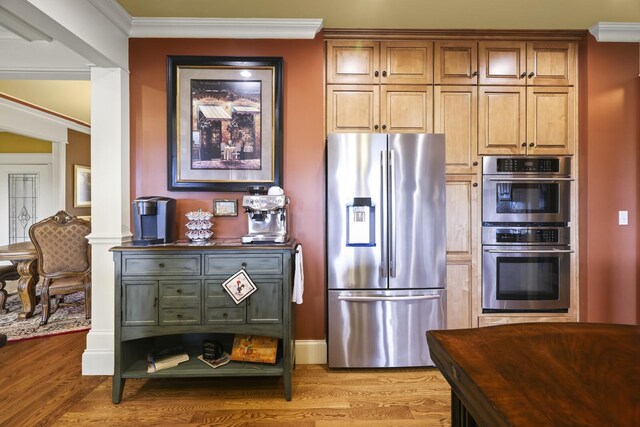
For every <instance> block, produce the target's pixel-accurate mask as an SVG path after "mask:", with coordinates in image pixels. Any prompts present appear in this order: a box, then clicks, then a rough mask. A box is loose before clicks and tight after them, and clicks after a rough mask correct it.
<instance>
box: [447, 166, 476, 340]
mask: <svg viewBox="0 0 640 427" xmlns="http://www.w3.org/2000/svg"><path fill="white" fill-rule="evenodd" d="M479 192H480V188H479V186H478V175H447V182H446V197H447V328H448V329H456V328H471V327H473V326H475V325H474V323H475V322H474V321H473V319H475V316H476V310H475V309H474V306H475V304H476V303H475V294H474V292H475V291H474V290H476V289H478V286H479V283H478V281H479V278H478V269H477V253H478V235H479V229H480V223H479V221H480V217H479V197H480V196H479Z"/></svg>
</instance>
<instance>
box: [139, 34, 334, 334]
mask: <svg viewBox="0 0 640 427" xmlns="http://www.w3.org/2000/svg"><path fill="white" fill-rule="evenodd" d="M167 55H202V56H279V57H283V59H284V87H283V91H284V93H283V94H284V102H283V104H284V105H283V106H284V171H283V178H284V179H283V180H284V184H283V188H284V190H285V193H286V194H287V195H288V196H289V197H290V198H291V206H290V220H291V221H290V226H291V228H290V231H291V234H292V236H293V237H295V238H296V239H297V240H298V241H299V242H301V243H302V244H303V248H304V255H305V259H306V262H305V265H304V272H305V293H304V304H302V305H300V306H298V307H297V311H296V338H297V339H324V337H325V331H324V324H325V322H324V318H325V292H324V280H325V279H324V222H323V211H324V187H323V181H324V115H323V110H324V92H323V67H324V58H323V55H324V54H323V43H322V34H319V35H318V36H317V37H316V38H315V39H314V40H222V39H131V40H130V42H129V66H130V71H131V78H130V85H131V89H130V92H131V198H132V199H135V198H137V197H139V196H146V195H160V196H169V197H173V198H175V199H177V200H178V204H177V211H178V212H177V213H178V223H179V224H178V226H179V228H178V234H179V236H180V237H181V238H184V233H185V232H186V227H185V224H186V218H185V217H184V214H185V213H187V212H189V211H191V210H194V209H198V208H202V209H203V210H209V211H211V209H212V203H213V202H212V201H213V199H228V198H237V199H239V203H240V202H241V200H240V199H241V197H242V193H212V192H169V191H167V133H166V129H167V110H166V105H167V98H166V96H167V94H166V78H167V75H166V60H167ZM246 221H247V220H246V217H245V215H244V214H243V213H242V209H241V208H239V215H238V217H237V218H233V217H219V218H214V225H213V231H214V234H215V236H216V237H223V238H225V237H227V238H228V237H240V236H242V235H243V234H245V233H246V232H247V222H246Z"/></svg>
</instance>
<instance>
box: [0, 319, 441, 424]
mask: <svg viewBox="0 0 640 427" xmlns="http://www.w3.org/2000/svg"><path fill="white" fill-rule="evenodd" d="M85 339H86V333H84V332H83V333H75V334H68V335H61V336H57V337H50V338H43V339H36V340H31V341H24V342H18V343H9V344H8V345H7V346H6V347H4V348H2V349H0V390H1V391H0V426H48V425H56V426H64V425H76V426H85V425H93V424H103V425H109V426H131V425H145V426H149V425H153V426H156V425H170V426H181V425H194V424H198V425H224V426H253V425H258V426H269V425H273V426H290V425H291V426H293V425H295V426H318V427H322V426H342V425H344V426H347V425H348V426H354V427H356V426H448V425H450V421H451V420H450V407H449V403H450V389H449V386H448V384H447V383H446V381H445V380H444V379H443V377H442V376H441V375H440V373H439V372H438V371H437V370H436V369H435V368H424V369H390V370H387V369H385V370H374V369H366V370H330V369H328V368H327V367H326V366H323V365H298V366H297V367H296V370H295V371H294V374H293V399H292V400H291V401H290V402H287V401H286V400H285V399H284V391H283V387H282V381H281V380H280V379H278V378H269V377H265V378H260V377H255V378H224V379H173V380H168V379H164V380H163V379H154V380H127V383H126V386H125V392H124V396H123V399H122V402H121V403H120V404H118V405H114V404H112V403H111V377H106V376H102V377H96V376H82V375H81V357H82V352H83V350H84V348H85Z"/></svg>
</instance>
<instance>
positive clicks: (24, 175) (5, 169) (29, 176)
mask: <svg viewBox="0 0 640 427" xmlns="http://www.w3.org/2000/svg"><path fill="white" fill-rule="evenodd" d="M0 201H1V203H0V245H7V244H11V243H18V242H24V241H28V240H29V227H30V226H31V225H32V224H34V223H36V222H38V221H40V220H41V219H42V218H45V217H46V216H49V215H51V214H52V213H53V212H52V206H53V205H52V185H51V165H28V164H22V165H20V164H17V165H0Z"/></svg>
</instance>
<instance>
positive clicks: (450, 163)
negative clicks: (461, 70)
mask: <svg viewBox="0 0 640 427" xmlns="http://www.w3.org/2000/svg"><path fill="white" fill-rule="evenodd" d="M434 114H435V121H434V132H435V133H444V135H445V141H446V144H445V147H446V166H447V173H448V174H449V173H464V174H474V173H476V170H477V166H478V156H477V154H476V150H477V146H478V88H477V87H476V86H436V87H435V94H434Z"/></svg>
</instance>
